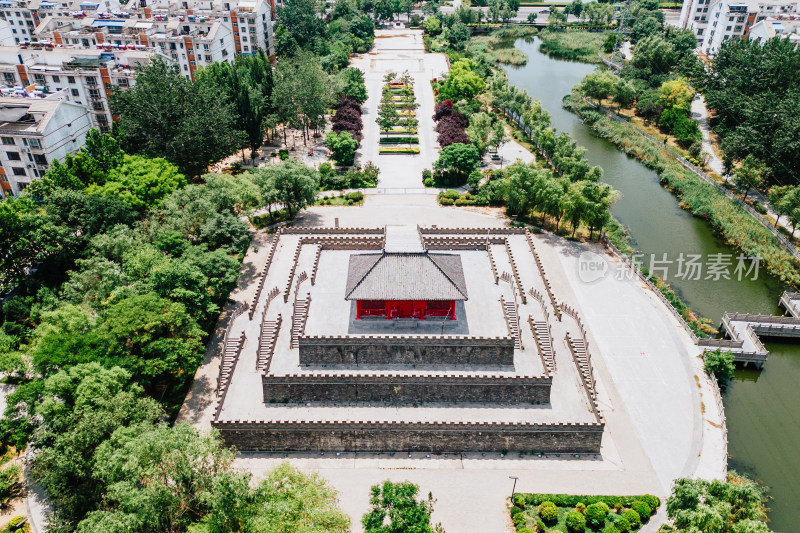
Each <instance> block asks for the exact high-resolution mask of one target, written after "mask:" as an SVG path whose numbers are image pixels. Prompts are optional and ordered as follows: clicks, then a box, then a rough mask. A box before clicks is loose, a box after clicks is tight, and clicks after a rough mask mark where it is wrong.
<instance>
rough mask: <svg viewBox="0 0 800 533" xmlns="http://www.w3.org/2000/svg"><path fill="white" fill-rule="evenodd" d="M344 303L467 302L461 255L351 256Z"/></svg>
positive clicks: (390, 254) (423, 253)
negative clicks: (347, 301) (396, 301)
mask: <svg viewBox="0 0 800 533" xmlns="http://www.w3.org/2000/svg"><path fill="white" fill-rule="evenodd" d="M345 299H346V300H466V299H467V284H466V281H465V279H464V269H463V268H462V266H461V256H460V255H455V254H429V253H427V252H421V253H388V252H383V253H380V254H353V255H351V256H350V266H349V268H348V271H347V286H346V289H345Z"/></svg>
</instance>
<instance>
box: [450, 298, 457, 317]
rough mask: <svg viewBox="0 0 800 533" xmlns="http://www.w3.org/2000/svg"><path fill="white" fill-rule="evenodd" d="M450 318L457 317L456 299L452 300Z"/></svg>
mask: <svg viewBox="0 0 800 533" xmlns="http://www.w3.org/2000/svg"><path fill="white" fill-rule="evenodd" d="M450 317H451V318H450V320H455V319H456V301H455V300H450Z"/></svg>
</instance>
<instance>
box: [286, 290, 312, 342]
mask: <svg viewBox="0 0 800 533" xmlns="http://www.w3.org/2000/svg"><path fill="white" fill-rule="evenodd" d="M310 307H311V294H306V298H305V300H298V299H297V298H295V301H294V307H293V309H292V333H291V335H292V336H291V342H290V343H289V348H294V347H295V346H297V345H298V341H299V339H300V337H301V336H302V335H303V333H304V332H305V329H306V320H308V310H309V308H310Z"/></svg>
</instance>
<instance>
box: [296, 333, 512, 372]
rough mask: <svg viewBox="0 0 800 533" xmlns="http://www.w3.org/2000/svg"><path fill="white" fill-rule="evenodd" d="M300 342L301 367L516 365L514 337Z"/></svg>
mask: <svg viewBox="0 0 800 533" xmlns="http://www.w3.org/2000/svg"><path fill="white" fill-rule="evenodd" d="M299 341H300V342H299V346H300V364H301V365H349V366H352V365H387V364H400V365H470V366H487V365H488V366H513V365H514V339H512V338H511V337H467V336H461V335H449V336H444V337H438V336H429V335H419V336H413V337H411V336H401V335H365V336H359V337H351V336H343V337H333V336H331V337H317V336H303V337H300V339H299Z"/></svg>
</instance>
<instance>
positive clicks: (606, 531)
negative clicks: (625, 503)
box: [603, 526, 620, 533]
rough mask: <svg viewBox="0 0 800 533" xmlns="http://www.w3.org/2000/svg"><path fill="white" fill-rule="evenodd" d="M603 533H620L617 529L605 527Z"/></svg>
mask: <svg viewBox="0 0 800 533" xmlns="http://www.w3.org/2000/svg"><path fill="white" fill-rule="evenodd" d="M603 533H620V532H619V529H617V528H616V527H614V526H606V527H605V529H603Z"/></svg>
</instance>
